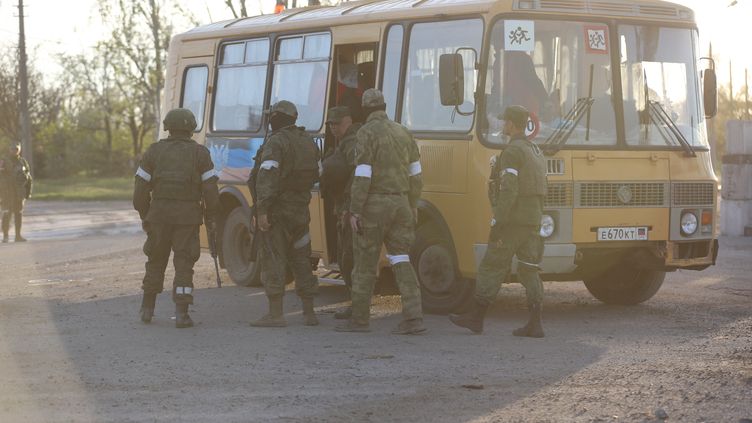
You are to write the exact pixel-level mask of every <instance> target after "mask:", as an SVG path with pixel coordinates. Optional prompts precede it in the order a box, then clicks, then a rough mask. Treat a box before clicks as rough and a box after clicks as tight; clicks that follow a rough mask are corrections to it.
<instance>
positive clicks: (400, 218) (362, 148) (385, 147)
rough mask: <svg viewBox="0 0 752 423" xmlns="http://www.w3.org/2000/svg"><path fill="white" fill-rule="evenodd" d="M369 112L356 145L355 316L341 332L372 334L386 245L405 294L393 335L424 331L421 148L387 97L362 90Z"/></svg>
mask: <svg viewBox="0 0 752 423" xmlns="http://www.w3.org/2000/svg"><path fill="white" fill-rule="evenodd" d="M363 109H364V112H365V114H366V115H367V116H368V118H367V121H366V123H365V124H364V125H363V127H362V128H360V130H359V131H358V134H357V142H356V144H355V164H356V165H357V167H356V169H355V178H354V179H353V183H352V189H351V192H350V215H351V218H350V222H351V226H352V229H353V232H354V233H355V235H354V236H353V238H354V240H353V243H354V252H355V270H354V271H353V286H352V294H351V295H352V317H351V318H350V320H349V321H348V322H347V323H346V324H344V325H342V326H338V327H337V328H336V330H338V331H341V332H368V331H369V330H370V328H369V317H370V308H371V296H372V295H373V288H374V285H375V284H376V271H377V266H378V262H379V256H380V255H381V246H382V244H384V245H386V251H387V257H388V258H389V261H390V263H391V265H392V269H393V271H394V275H395V278H396V280H397V286H398V288H399V290H400V294H401V295H402V318H403V320H402V322H400V324H399V326H397V328H395V329H394V330H393V331H392V333H395V334H404V335H408V334H417V333H421V332H424V331H425V330H426V329H425V327H424V326H423V311H422V309H421V300H420V287H419V286H418V280H417V278H416V277H415V271H414V270H413V266H412V264H411V263H410V256H409V255H408V253H409V251H410V246H411V245H412V243H413V240H414V239H415V219H416V215H417V202H418V199H419V198H420V193H421V190H422V188H423V182H422V178H421V167H420V154H419V152H418V146H417V144H416V143H415V140H414V139H413V137H412V135H411V134H410V133H409V132H408V131H407V129H406V128H405V127H403V126H402V125H399V124H397V123H394V122H392V121H390V120H389V118H388V117H387V115H386V112H385V110H386V105H385V103H384V96H383V94H381V92H380V91H378V90H376V89H369V90H367V91H366V92H365V93H364V94H363Z"/></svg>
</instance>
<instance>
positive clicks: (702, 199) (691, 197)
mask: <svg viewBox="0 0 752 423" xmlns="http://www.w3.org/2000/svg"><path fill="white" fill-rule="evenodd" d="M714 185H715V184H714V183H713V182H677V183H674V184H673V187H672V188H671V197H672V200H673V205H674V206H680V207H681V206H712V205H714V204H715V186H714Z"/></svg>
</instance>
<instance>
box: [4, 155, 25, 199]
mask: <svg viewBox="0 0 752 423" xmlns="http://www.w3.org/2000/svg"><path fill="white" fill-rule="evenodd" d="M32 183H33V181H32V178H31V168H30V167H29V162H27V161H26V159H24V158H23V157H21V156H18V157H15V156H10V157H4V158H2V159H0V197H2V198H4V199H6V200H7V201H11V200H18V199H27V198H29V197H30V196H31V189H32Z"/></svg>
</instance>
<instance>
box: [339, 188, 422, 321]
mask: <svg viewBox="0 0 752 423" xmlns="http://www.w3.org/2000/svg"><path fill="white" fill-rule="evenodd" d="M414 239H415V222H414V220H413V213H412V210H411V209H410V204H409V202H408V200H407V196H405V195H383V194H370V195H369V196H368V200H367V201H366V204H365V208H364V210H363V215H362V216H361V232H360V233H356V234H353V250H354V255H355V268H354V270H353V282H352V283H353V284H352V292H351V296H352V310H353V313H352V318H353V320H354V321H356V322H357V323H362V324H365V323H368V320H369V317H370V312H371V297H372V296H373V289H374V286H375V285H376V281H377V266H378V263H379V258H380V256H381V246H382V244H383V245H385V246H386V251H387V258H389V262H390V263H391V265H392V270H393V272H394V276H395V279H396V281H397V287H398V288H399V291H400V294H401V296H402V317H403V319H404V320H413V319H421V318H423V310H422V306H421V300H420V287H419V286H418V279H417V278H416V277H415V271H414V270H413V266H412V264H411V263H410V256H409V251H410V246H411V245H412V243H413V241H414Z"/></svg>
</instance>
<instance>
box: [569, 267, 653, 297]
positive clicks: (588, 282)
mask: <svg viewBox="0 0 752 423" xmlns="http://www.w3.org/2000/svg"><path fill="white" fill-rule="evenodd" d="M665 277H666V272H662V271H658V270H647V269H638V268H634V267H631V266H627V265H625V264H619V265H616V266H614V267H612V268H611V269H609V270H607V271H606V272H605V273H603V274H602V275H600V276H597V277H593V278H589V279H585V281H584V282H585V287H586V288H587V290H588V291H590V293H591V294H593V296H594V297H595V298H597V299H598V300H600V301H602V302H604V303H606V304H618V305H635V304H639V303H642V302H645V301H647V300H649V299H650V298H652V297H653V295H655V294H656V293H657V292H658V290H659V289H660V288H661V285H663V280H664V279H665Z"/></svg>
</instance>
